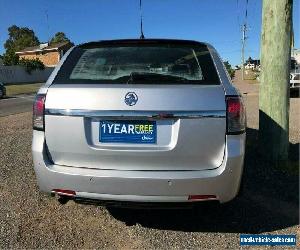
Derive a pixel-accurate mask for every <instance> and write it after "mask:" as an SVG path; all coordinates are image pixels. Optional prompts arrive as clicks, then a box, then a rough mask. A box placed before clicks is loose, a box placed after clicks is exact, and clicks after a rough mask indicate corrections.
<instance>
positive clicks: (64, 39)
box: [50, 32, 71, 44]
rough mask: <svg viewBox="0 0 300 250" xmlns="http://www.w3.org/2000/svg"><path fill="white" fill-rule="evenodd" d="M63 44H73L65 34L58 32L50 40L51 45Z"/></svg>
mask: <svg viewBox="0 0 300 250" xmlns="http://www.w3.org/2000/svg"><path fill="white" fill-rule="evenodd" d="M61 42H71V41H70V39H69V38H67V36H66V34H65V33H64V32H57V33H56V34H55V35H54V37H52V39H51V40H50V44H53V43H61Z"/></svg>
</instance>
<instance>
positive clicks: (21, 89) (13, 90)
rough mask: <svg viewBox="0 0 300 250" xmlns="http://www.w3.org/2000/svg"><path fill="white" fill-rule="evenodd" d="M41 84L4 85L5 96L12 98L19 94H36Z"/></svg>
mask: <svg viewBox="0 0 300 250" xmlns="http://www.w3.org/2000/svg"><path fill="white" fill-rule="evenodd" d="M42 84H43V83H28V84H10V85H6V86H5V87H6V95H7V96H14V95H19V94H31V93H36V92H37V91H38V89H39V88H40V87H41V86H42Z"/></svg>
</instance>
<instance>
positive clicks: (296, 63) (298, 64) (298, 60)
mask: <svg viewBox="0 0 300 250" xmlns="http://www.w3.org/2000/svg"><path fill="white" fill-rule="evenodd" d="M291 57H292V69H293V70H299V69H300V49H293V50H292V52H291Z"/></svg>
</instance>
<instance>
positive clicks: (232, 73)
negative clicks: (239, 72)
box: [224, 61, 235, 79]
mask: <svg viewBox="0 0 300 250" xmlns="http://www.w3.org/2000/svg"><path fill="white" fill-rule="evenodd" d="M224 65H225V67H226V69H227V71H228V74H229V76H230V78H231V79H232V78H233V77H234V75H235V70H234V69H233V68H232V67H231V64H230V63H229V62H228V61H224Z"/></svg>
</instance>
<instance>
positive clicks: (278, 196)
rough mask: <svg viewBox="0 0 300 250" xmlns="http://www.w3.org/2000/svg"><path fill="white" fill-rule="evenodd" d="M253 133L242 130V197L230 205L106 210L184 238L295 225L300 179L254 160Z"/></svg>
mask: <svg viewBox="0 0 300 250" xmlns="http://www.w3.org/2000/svg"><path fill="white" fill-rule="evenodd" d="M257 144H258V131H257V130H255V129H247V146H246V155H245V166H244V175H243V188H242V192H241V194H240V195H239V196H238V197H237V198H236V199H234V200H233V201H231V202H229V203H226V204H222V205H219V206H218V205H212V204H207V203H201V204H200V205H199V206H198V207H197V208H196V209H193V210H191V209H181V210H175V209H174V210H157V209H155V210H150V209H148V210H147V209H125V208H108V211H109V212H110V214H111V215H112V216H113V217H114V218H116V219H117V220H120V221H123V222H125V223H126V224H127V225H135V224H140V225H142V226H143V227H147V228H154V229H165V230H174V231H185V232H229V233H262V232H268V231H274V230H279V229H284V228H287V227H290V226H294V225H298V223H299V193H298V190H299V179H298V174H296V173H293V174H291V173H285V172H283V171H282V170H278V169H275V168H274V167H272V166H270V165H269V164H267V163H265V162H264V161H263V160H262V159H261V158H260V157H259V156H258V154H257V150H258V149H257V148H258V147H257ZM290 153H291V155H292V161H296V162H297V164H298V162H299V144H291V145H290Z"/></svg>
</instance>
